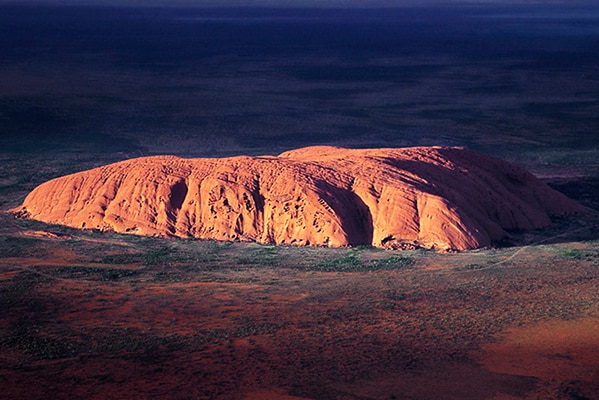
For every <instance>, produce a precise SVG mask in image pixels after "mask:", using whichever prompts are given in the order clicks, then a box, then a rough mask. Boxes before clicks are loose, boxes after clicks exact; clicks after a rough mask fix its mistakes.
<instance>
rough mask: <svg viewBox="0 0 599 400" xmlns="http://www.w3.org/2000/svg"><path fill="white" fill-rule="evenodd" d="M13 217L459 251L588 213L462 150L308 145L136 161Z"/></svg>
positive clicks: (500, 164) (206, 235) (52, 187)
mask: <svg viewBox="0 0 599 400" xmlns="http://www.w3.org/2000/svg"><path fill="white" fill-rule="evenodd" d="M13 211H14V212H15V213H17V214H18V215H21V216H24V217H27V218H32V219H36V220H40V221H44V222H49V223H55V224H62V225H67V226H71V227H76V228H84V229H100V230H112V231H115V232H122V233H134V234H139V235H158V236H175V237H194V238H201V239H217V240H242V241H256V242H260V243H275V244H287V245H315V246H331V247H339V246H351V245H360V244H372V245H373V246H376V247H391V248H402V247H425V248H437V249H444V250H466V249H474V248H479V247H484V246H488V245H491V244H492V243H493V242H494V241H498V240H500V239H502V238H504V237H505V236H506V234H507V231H510V230H523V229H535V228H542V227H545V226H548V225H549V224H550V223H551V219H550V218H551V217H556V216H563V215H567V214H575V213H582V212H584V208H583V207H581V206H579V205H577V204H576V203H574V202H573V201H571V200H570V199H568V198H567V197H565V196H564V195H562V194H561V193H559V192H556V191H554V190H552V189H551V188H549V187H548V186H547V185H545V184H544V183H542V182H541V181H539V180H538V179H536V178H535V177H534V176H533V175H532V174H530V173H528V172H527V171H525V170H523V169H522V168H519V167H517V166H514V165H512V164H509V163H507V162H505V161H502V160H499V159H497V158H493V157H490V156H486V155H483V154H479V153H476V152H473V151H470V150H466V149H463V148H457V147H413V148H401V149H358V150H349V149H343V148H337V147H326V146H319V147H308V148H303V149H298V150H293V151H288V152H285V153H283V154H281V155H279V156H278V157H272V156H265V157H232V158H220V159H217V158H205V159H184V158H179V157H173V156H155V157H144V158H137V159H132V160H127V161H122V162H119V163H115V164H111V165H107V166H104V167H100V168H95V169H92V170H88V171H83V172H79V173H76V174H72V175H68V176H64V177H60V178H57V179H53V180H51V181H48V182H46V183H44V184H42V185H40V186H38V187H37V188H35V189H34V190H33V191H32V192H31V193H30V194H29V195H28V196H27V198H26V199H25V201H24V202H23V205H22V206H21V207H19V208H18V209H15V210H13Z"/></svg>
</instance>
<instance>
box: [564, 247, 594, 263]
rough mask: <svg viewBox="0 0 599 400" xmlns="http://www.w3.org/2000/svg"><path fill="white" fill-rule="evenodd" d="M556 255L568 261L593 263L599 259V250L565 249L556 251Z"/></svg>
mask: <svg viewBox="0 0 599 400" xmlns="http://www.w3.org/2000/svg"><path fill="white" fill-rule="evenodd" d="M557 253H558V255H559V256H560V257H562V258H566V259H570V260H586V261H593V260H597V259H599V250H579V249H567V250H558V252H557Z"/></svg>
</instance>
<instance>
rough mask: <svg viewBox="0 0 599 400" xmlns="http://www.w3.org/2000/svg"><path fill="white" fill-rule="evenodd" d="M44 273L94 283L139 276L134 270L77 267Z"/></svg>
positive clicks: (138, 272) (38, 268)
mask: <svg viewBox="0 0 599 400" xmlns="http://www.w3.org/2000/svg"><path fill="white" fill-rule="evenodd" d="M34 268H35V269H37V270H42V269H44V270H45V268H47V267H34ZM44 272H46V273H47V274H49V275H52V276H56V277H58V278H63V279H85V280H94V281H116V280H120V279H124V278H130V277H133V276H137V275H139V274H140V271H139V270H135V269H125V268H101V267H86V266H79V265H77V266H65V267H59V268H53V269H50V270H45V271H44Z"/></svg>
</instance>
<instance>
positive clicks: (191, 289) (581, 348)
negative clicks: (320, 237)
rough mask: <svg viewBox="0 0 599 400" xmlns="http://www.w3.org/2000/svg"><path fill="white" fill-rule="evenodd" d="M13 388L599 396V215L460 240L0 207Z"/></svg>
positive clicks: (133, 395)
mask: <svg viewBox="0 0 599 400" xmlns="http://www.w3.org/2000/svg"><path fill="white" fill-rule="evenodd" d="M0 218H1V220H2V221H1V222H2V223H1V224H0V226H1V227H0V246H1V247H0V250H1V254H2V257H1V258H0V299H1V301H2V304H3V306H2V308H1V310H0V314H1V317H0V386H1V387H2V392H3V393H2V397H3V398H4V399H23V398H27V399H47V398H56V399H67V398H83V397H84V398H88V399H104V398H113V399H146V398H159V399H248V400H249V399H287V400H298V399H439V398H444V399H538V398H553V399H593V398H597V397H598V396H599V375H598V372H599V365H598V364H597V361H596V360H597V359H599V357H597V355H598V354H597V352H598V350H599V346H598V345H597V343H599V340H598V339H599V337H598V336H597V332H599V329H598V328H599V319H598V318H599V292H598V291H597V279H598V277H599V246H598V242H597V239H596V238H597V235H598V233H599V232H598V231H599V225H598V223H599V221H597V220H594V219H588V220H585V221H580V220H578V221H576V220H564V221H561V222H560V223H559V224H557V225H555V226H554V227H552V228H551V229H547V230H544V231H542V232H532V233H527V234H520V236H514V240H515V241H517V242H519V243H521V244H522V243H528V245H527V246H522V245H518V246H512V247H504V248H502V249H499V248H497V249H486V250H478V251H470V252H463V253H456V254H439V253H434V252H430V251H422V250H419V251H404V252H394V251H383V250H376V249H372V248H362V247H360V248H353V249H319V248H290V247H274V246H261V245H257V244H247V243H245V244H244V243H224V242H212V241H196V240H180V239H179V240H168V239H159V238H147V237H135V236H129V235H118V234H107V233H103V234H100V233H97V232H91V231H76V230H71V229H67V228H64V227H59V226H49V225H44V224H41V223H37V222H34V221H25V220H16V219H14V218H13V217H11V216H8V215H1V216H0Z"/></svg>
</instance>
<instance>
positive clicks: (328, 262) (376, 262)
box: [300, 249, 414, 272]
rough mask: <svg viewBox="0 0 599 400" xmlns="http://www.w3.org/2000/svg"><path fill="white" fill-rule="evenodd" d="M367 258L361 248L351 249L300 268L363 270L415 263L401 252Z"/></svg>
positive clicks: (345, 270)
mask: <svg viewBox="0 0 599 400" xmlns="http://www.w3.org/2000/svg"><path fill="white" fill-rule="evenodd" d="M365 258H366V257H362V251H361V249H351V250H348V251H347V252H346V253H345V254H344V255H342V256H340V257H335V258H327V259H323V260H319V261H316V262H313V263H310V264H308V265H304V266H301V267H300V268H305V269H308V270H315V271H321V272H363V271H377V270H393V269H401V268H406V267H409V266H411V265H413V264H414V259H413V258H412V257H409V256H406V255H400V254H393V255H391V256H389V257H386V258H380V259H365Z"/></svg>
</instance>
